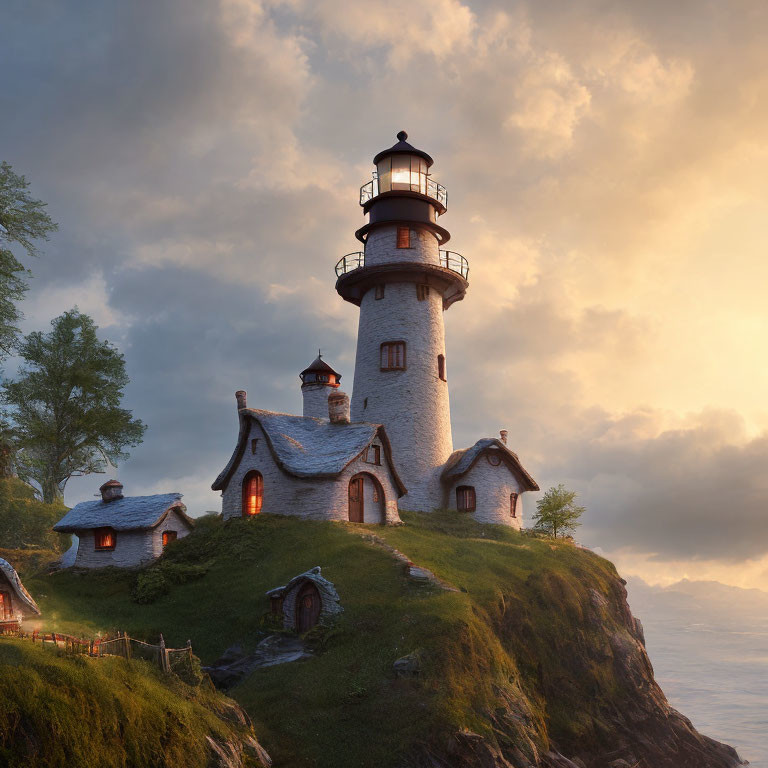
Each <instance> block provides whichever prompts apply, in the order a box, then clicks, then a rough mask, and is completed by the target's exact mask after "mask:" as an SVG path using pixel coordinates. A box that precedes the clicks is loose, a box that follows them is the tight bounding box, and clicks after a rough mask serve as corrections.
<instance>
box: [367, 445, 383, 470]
mask: <svg viewBox="0 0 768 768" xmlns="http://www.w3.org/2000/svg"><path fill="white" fill-rule="evenodd" d="M371 449H373V461H371V458H370V457H371ZM363 461H364V462H365V463H366V464H373V465H374V466H376V467H380V466H381V446H380V445H369V446H368V447H367V448H366V449H365V453H363Z"/></svg>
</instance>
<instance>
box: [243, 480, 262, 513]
mask: <svg viewBox="0 0 768 768" xmlns="http://www.w3.org/2000/svg"><path fill="white" fill-rule="evenodd" d="M263 502H264V478H263V477H262V476H261V472H249V473H248V474H247V475H246V476H245V478H244V479H243V517H253V516H254V515H258V514H259V512H261V507H262V504H263Z"/></svg>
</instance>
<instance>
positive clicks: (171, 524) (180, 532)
mask: <svg viewBox="0 0 768 768" xmlns="http://www.w3.org/2000/svg"><path fill="white" fill-rule="evenodd" d="M166 531H176V538H177V539H183V538H184V537H185V536H186V535H187V534H189V532H190V528H189V525H188V523H187V522H186V520H184V518H182V517H181V515H180V514H179V513H178V512H176V510H174V509H172V510H171V511H170V512H169V513H168V514H167V515H166V516H165V520H163V522H162V523H160V525H158V526H156V527H155V528H153V529H152V552H153V553H154V556H155V557H160V555H162V554H163V534H164V533H165V532H166ZM118 541H119V539H118Z"/></svg>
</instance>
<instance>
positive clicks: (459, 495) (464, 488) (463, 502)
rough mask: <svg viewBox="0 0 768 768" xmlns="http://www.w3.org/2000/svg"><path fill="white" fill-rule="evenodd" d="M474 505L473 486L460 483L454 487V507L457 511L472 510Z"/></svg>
mask: <svg viewBox="0 0 768 768" xmlns="http://www.w3.org/2000/svg"><path fill="white" fill-rule="evenodd" d="M475 507H476V502H475V489H474V486H471V485H460V486H459V487H458V488H457V489H456V509H458V510H459V512H474V511H475Z"/></svg>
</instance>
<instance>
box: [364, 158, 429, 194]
mask: <svg viewBox="0 0 768 768" xmlns="http://www.w3.org/2000/svg"><path fill="white" fill-rule="evenodd" d="M376 170H377V172H378V173H377V176H378V181H379V192H380V193H381V192H420V193H421V194H422V195H426V194H427V162H426V160H424V159H423V158H421V157H418V156H416V155H390V156H389V157H385V158H382V160H381V161H380V162H379V163H378V164H377V165H376Z"/></svg>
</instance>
